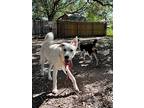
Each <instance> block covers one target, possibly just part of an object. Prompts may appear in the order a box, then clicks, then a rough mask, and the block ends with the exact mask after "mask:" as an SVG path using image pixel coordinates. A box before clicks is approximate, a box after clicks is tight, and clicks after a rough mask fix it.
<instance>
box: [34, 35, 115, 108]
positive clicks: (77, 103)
mask: <svg viewBox="0 0 144 108" xmlns="http://www.w3.org/2000/svg"><path fill="white" fill-rule="evenodd" d="M87 40H89V39H87ZM41 41H42V39H41V40H40V39H33V41H32V94H33V96H32V107H33V108H112V107H113V69H112V65H113V59H112V58H113V55H112V52H113V51H112V38H107V37H105V38H100V39H99V40H98V43H99V44H98V45H97V49H98V54H97V56H98V59H99V61H100V62H99V65H98V66H96V65H95V61H91V62H90V61H87V63H84V62H83V60H82V59H81V58H80V56H79V54H76V55H75V57H74V59H73V65H74V66H73V71H72V73H73V75H74V76H75V78H76V81H77V84H78V87H79V89H80V91H81V92H80V93H75V92H74V90H73V87H72V83H71V81H70V80H69V79H68V78H67V76H66V75H65V74H64V73H63V72H62V71H59V73H58V90H59V93H58V94H52V93H51V90H52V81H49V80H48V76H47V75H45V76H41V75H40V64H39V58H40V57H39V50H40V47H41ZM57 41H61V40H57ZM84 42H86V41H84ZM48 67H49V66H48V64H45V71H46V72H47V70H48Z"/></svg>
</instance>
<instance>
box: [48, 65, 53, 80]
mask: <svg viewBox="0 0 144 108" xmlns="http://www.w3.org/2000/svg"><path fill="white" fill-rule="evenodd" d="M52 67H53V65H52V64H50V65H49V69H48V79H49V80H52V76H51V69H52Z"/></svg>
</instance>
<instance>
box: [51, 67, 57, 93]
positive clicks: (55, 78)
mask: <svg viewBox="0 0 144 108" xmlns="http://www.w3.org/2000/svg"><path fill="white" fill-rule="evenodd" d="M57 72H58V69H57V68H55V67H54V69H53V90H52V92H53V93H57V92H58V90H57Z"/></svg>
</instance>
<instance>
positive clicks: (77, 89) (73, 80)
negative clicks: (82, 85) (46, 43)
mask: <svg viewBox="0 0 144 108" xmlns="http://www.w3.org/2000/svg"><path fill="white" fill-rule="evenodd" d="M66 71H67V74H68V76H69V78H70V79H71V81H72V83H73V87H74V89H75V90H76V91H78V92H79V88H78V86H77V83H76V79H75V77H74V76H73V75H72V73H71V71H70V70H69V67H68V66H67V67H66Z"/></svg>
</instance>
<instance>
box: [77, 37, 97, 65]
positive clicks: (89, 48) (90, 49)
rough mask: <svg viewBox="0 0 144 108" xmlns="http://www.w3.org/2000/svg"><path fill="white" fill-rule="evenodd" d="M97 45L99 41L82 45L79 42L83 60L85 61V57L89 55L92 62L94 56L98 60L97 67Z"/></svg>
mask: <svg viewBox="0 0 144 108" xmlns="http://www.w3.org/2000/svg"><path fill="white" fill-rule="evenodd" d="M96 43H97V39H95V40H94V41H93V42H92V43H81V42H80V40H79V49H80V51H81V54H80V56H81V57H82V56H83V59H84V61H85V56H86V55H88V56H89V58H90V59H91V60H92V56H94V58H95V60H96V65H98V59H97V56H96V54H97V50H96V46H95V45H96Z"/></svg>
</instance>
